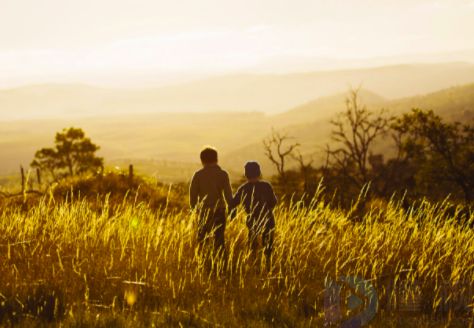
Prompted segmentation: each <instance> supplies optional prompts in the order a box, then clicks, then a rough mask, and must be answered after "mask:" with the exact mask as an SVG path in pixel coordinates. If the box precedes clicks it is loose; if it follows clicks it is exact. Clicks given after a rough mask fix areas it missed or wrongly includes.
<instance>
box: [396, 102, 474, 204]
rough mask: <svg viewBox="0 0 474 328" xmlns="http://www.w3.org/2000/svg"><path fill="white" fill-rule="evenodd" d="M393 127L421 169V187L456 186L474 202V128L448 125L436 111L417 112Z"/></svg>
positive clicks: (418, 176) (467, 198)
mask: <svg viewBox="0 0 474 328" xmlns="http://www.w3.org/2000/svg"><path fill="white" fill-rule="evenodd" d="M393 128H394V129H395V130H397V131H398V132H399V133H400V135H401V136H402V139H401V140H402V142H401V149H402V150H403V151H404V152H405V153H406V154H407V156H409V157H410V158H413V160H414V162H415V164H416V166H417V173H416V181H417V186H418V188H420V187H422V188H424V189H425V190H428V189H431V188H429V187H430V186H431V187H432V186H441V185H443V187H447V188H449V187H450V186H452V187H455V189H458V190H459V188H460V189H461V190H462V192H463V194H464V198H465V200H466V202H467V203H470V202H471V201H472V198H473V196H474V195H473V193H474V125H468V124H466V125H461V124H460V123H459V122H455V123H445V122H443V120H442V119H441V118H440V117H439V116H437V115H435V114H434V112H433V111H423V110H420V109H413V110H412V113H410V114H404V115H403V117H402V118H400V119H398V120H397V122H396V123H395V124H394V126H393ZM455 189H454V191H455Z"/></svg>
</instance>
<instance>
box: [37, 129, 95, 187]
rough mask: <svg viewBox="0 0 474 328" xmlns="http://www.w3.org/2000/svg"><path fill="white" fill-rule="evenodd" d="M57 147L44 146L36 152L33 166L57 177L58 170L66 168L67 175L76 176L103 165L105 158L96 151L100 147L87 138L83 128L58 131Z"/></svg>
mask: <svg viewBox="0 0 474 328" xmlns="http://www.w3.org/2000/svg"><path fill="white" fill-rule="evenodd" d="M55 144H56V146H55V148H43V149H41V150H39V151H37V152H36V154H35V160H33V162H32V163H31V167H38V168H40V169H45V170H47V171H48V172H50V173H51V174H52V176H53V178H54V179H57V172H58V171H60V170H64V169H65V170H66V172H67V173H66V174H65V175H69V176H74V175H77V174H79V175H81V174H84V173H87V172H94V171H97V169H98V168H100V167H101V166H103V164H104V159H103V158H102V157H97V156H96V155H95V153H96V152H97V151H98V150H99V149H100V147H99V146H97V145H95V144H93V143H92V142H91V140H90V139H89V138H85V134H84V132H83V131H82V129H80V128H79V129H75V128H73V127H71V128H70V129H69V130H66V129H63V132H62V133H59V132H58V133H56V138H55Z"/></svg>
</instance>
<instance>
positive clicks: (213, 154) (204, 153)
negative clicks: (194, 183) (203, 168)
mask: <svg viewBox="0 0 474 328" xmlns="http://www.w3.org/2000/svg"><path fill="white" fill-rule="evenodd" d="M201 162H202V165H206V164H217V149H216V148H214V147H211V146H205V147H204V148H203V149H202V150H201Z"/></svg>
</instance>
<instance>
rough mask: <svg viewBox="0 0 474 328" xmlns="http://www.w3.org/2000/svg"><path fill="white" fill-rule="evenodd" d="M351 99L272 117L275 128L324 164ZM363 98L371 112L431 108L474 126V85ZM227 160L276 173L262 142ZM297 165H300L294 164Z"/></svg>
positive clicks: (362, 93) (311, 104) (364, 92)
mask: <svg viewBox="0 0 474 328" xmlns="http://www.w3.org/2000/svg"><path fill="white" fill-rule="evenodd" d="M347 96H348V93H347V92H346V93H341V94H337V95H334V96H330V97H324V98H320V99H316V100H314V101H311V102H309V103H307V104H305V105H302V106H298V107H296V108H294V109H291V110H289V111H287V112H285V113H282V114H278V115H273V116H270V117H269V119H270V120H272V119H273V124H272V125H273V126H277V127H278V130H279V131H281V132H282V133H288V135H290V136H292V137H294V138H295V139H294V140H293V142H294V141H298V142H299V143H300V144H301V145H302V147H301V148H300V150H301V152H302V154H303V155H306V156H310V155H312V156H313V157H314V159H315V163H317V164H318V165H321V164H322V163H323V162H324V161H325V157H324V152H323V148H322V147H324V146H325V145H326V144H331V143H332V140H331V138H330V134H331V131H332V126H331V124H330V123H329V120H330V118H332V117H334V115H336V114H337V113H339V112H341V111H343V110H344V109H345V103H344V101H345V99H346V97H347ZM359 96H360V99H361V100H362V101H363V103H364V104H365V105H367V107H368V108H369V109H373V110H376V109H380V108H385V109H388V110H390V112H391V113H393V114H395V115H401V114H402V113H406V112H409V111H410V110H411V109H412V108H421V109H425V110H426V109H431V110H433V111H434V112H435V113H436V114H437V115H440V116H441V117H443V118H444V119H446V120H450V121H459V122H461V123H471V124H472V123H473V119H474V83H472V84H468V85H463V86H457V87H451V88H447V89H443V90H440V91H437V92H433V93H429V94H426V95H423V96H415V97H410V98H403V99H397V100H391V101H390V100H384V99H383V98H382V97H380V96H378V95H376V94H374V93H373V92H370V91H368V90H361V91H360V93H359ZM322 112H323V113H322ZM283 122H287V124H286V125H285V124H283ZM269 134H270V131H268V133H267V137H268V136H269ZM261 139H263V138H261ZM386 146H387V144H386V143H385V142H383V141H382V142H381V143H380V144H379V145H378V146H377V145H376V150H377V151H379V152H382V153H383V152H387V151H389V152H390V151H391V150H390V149H387V147H386ZM226 158H235V159H237V160H238V161H244V160H245V159H253V160H257V161H259V162H260V163H261V164H262V165H263V167H264V169H265V170H266V171H267V172H268V171H270V172H271V174H273V173H274V172H273V167H272V164H271V163H270V161H269V160H268V159H267V158H266V157H265V155H264V154H263V151H262V140H258V141H256V142H254V143H249V144H247V145H244V146H242V147H241V148H239V149H236V150H232V151H230V152H229V153H227V154H226ZM289 165H290V166H291V165H292V164H289ZM293 165H296V164H295V163H293Z"/></svg>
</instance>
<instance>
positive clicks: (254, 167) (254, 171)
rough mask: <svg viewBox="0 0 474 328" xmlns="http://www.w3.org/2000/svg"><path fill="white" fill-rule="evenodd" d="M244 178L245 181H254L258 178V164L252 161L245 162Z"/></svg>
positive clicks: (259, 173)
mask: <svg viewBox="0 0 474 328" xmlns="http://www.w3.org/2000/svg"><path fill="white" fill-rule="evenodd" d="M244 167H245V176H246V177H247V179H255V178H258V177H260V175H261V172H260V164H258V163H257V162H254V161H250V162H247V163H246V164H245V166H244Z"/></svg>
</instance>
